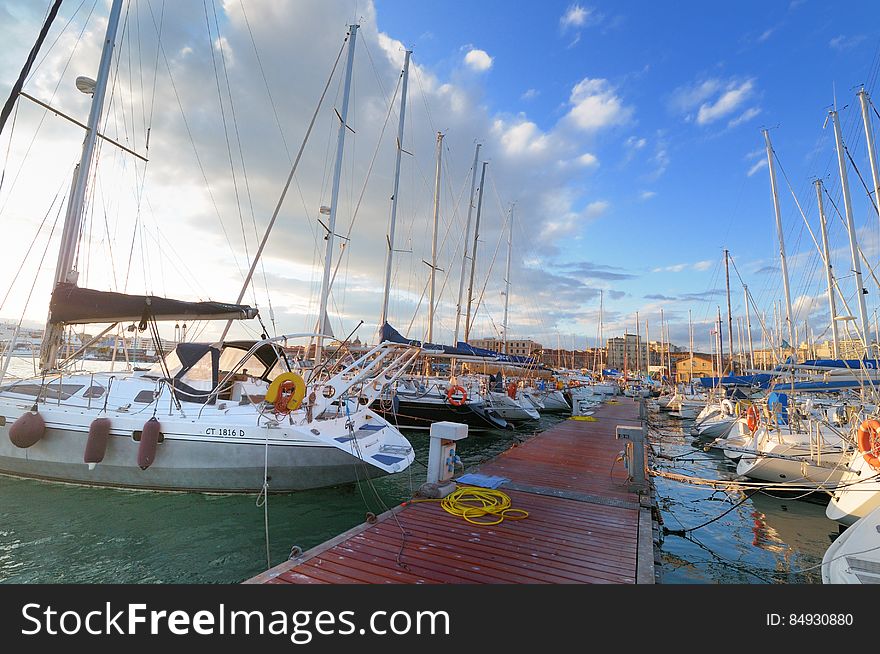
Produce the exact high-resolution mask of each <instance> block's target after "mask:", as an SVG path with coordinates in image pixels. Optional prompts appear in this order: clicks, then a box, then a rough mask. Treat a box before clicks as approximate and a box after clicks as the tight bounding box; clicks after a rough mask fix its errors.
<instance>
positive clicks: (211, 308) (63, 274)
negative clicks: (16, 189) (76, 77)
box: [0, 0, 418, 492]
mask: <svg viewBox="0 0 880 654" xmlns="http://www.w3.org/2000/svg"><path fill="white" fill-rule="evenodd" d="M122 4H123V2H122V0H113V3H112V6H111V9H110V14H109V19H108V25H107V32H106V37H105V41H104V47H103V51H102V55H101V62H100V66H99V70H98V75H97V79H96V81H95V87H94V92H93V97H92V105H91V111H90V115H89V121H88V126H87V131H86V137H85V141H84V144H83V149H82V154H81V159H80V164H79V167H78V171H79V174H78V175H75V183H74V185H73V188H72V190H71V197H70V202H69V204H68V212H67V217H66V220H65V226H64V234H63V236H62V245H61V251H60V253H59V258H58V266H57V270H56V277H55V288H54V291H53V294H52V300H51V303H50V315H49V320H48V324H47V329H46V336H45V338H44V340H43V351H42V356H41V366H42V374H41V375H40V376H38V377H34V378H31V379H23V380H19V381H16V382H14V383H11V384H7V385H5V386H3V387H0V416H2V418H0V473H3V474H11V475H17V476H22V477H30V478H38V479H48V480H55V481H63V482H73V483H80V484H88V485H97V486H114V487H125V488H138V489H158V490H189V491H217V492H235V491H257V490H261V489H262V490H268V491H271V492H277V491H290V490H300V489H307V488H316V487H322V486H330V485H336V484H341V483H346V482H352V481H355V480H358V479H363V478H365V477H373V476H377V475H381V474H387V473H392V472H397V471H400V470H404V469H405V468H406V467H407V466H409V464H410V463H412V461H413V460H414V454H413V450H412V447H411V446H410V444H409V442H408V441H407V440H406V438H404V437H403V435H402V434H400V432H399V431H398V430H397V429H396V428H395V427H394V426H392V425H391V424H389V423H388V422H387V421H385V420H384V419H382V418H381V417H379V416H378V415H377V414H376V413H374V412H373V411H371V410H370V409H368V408H367V407H368V406H369V404H370V402H372V401H373V400H374V399H375V398H376V397H377V396H378V395H379V394H380V393H381V392H382V389H383V388H385V387H387V386H388V385H390V384H393V383H394V382H395V381H396V379H397V378H398V377H399V376H400V375H401V374H402V373H403V372H404V371H405V370H406V369H407V367H408V366H409V365H410V364H411V363H412V361H413V359H414V358H415V356H416V354H417V353H418V348H412V347H409V346H406V345H400V344H394V343H382V344H380V345H377V346H376V347H374V348H372V349H371V350H369V351H368V352H367V353H365V354H364V355H363V356H361V357H360V358H358V359H357V360H355V361H353V362H351V363H349V364H348V365H345V366H343V365H337V364H335V363H334V362H333V361H331V360H329V359H325V360H324V361H323V363H321V357H322V351H321V345H322V343H321V340H322V339H323V338H324V335H322V334H289V335H285V336H279V337H275V338H263V339H261V340H257V341H248V342H231V341H225V340H224V339H225V332H224V337H223V338H221V340H220V342H218V343H182V344H179V345H178V347H177V350H176V351H175V353H174V354H173V355H171V356H169V357H168V358H167V359H166V360H162V361H160V362H159V363H158V364H157V365H156V366H154V367H153V369H151V370H150V371H146V372H138V371H132V372H128V373H120V372H113V373H110V372H107V373H90V372H70V371H68V370H66V366H67V365H68V364H69V363H70V362H71V360H72V358H68V360H67V361H65V362H59V361H58V353H59V346H60V344H61V342H62V336H63V333H64V330H65V328H66V327H67V326H68V325H73V324H88V323H99V324H106V323H111V327H110V328H108V329H106V330H105V331H104V332H102V333H101V334H100V335H99V337H100V336H103V334H105V333H107V331H109V330H110V329H112V328H113V326H115V325H117V324H119V323H123V322H129V321H134V322H139V323H140V325H139V326H140V328H141V329H146V328H147V327H149V328H150V329H151V330H152V335H153V337H154V339H155V340H158V327H157V325H156V323H157V321H160V320H226V321H230V322H231V320H233V319H241V320H244V319H251V318H253V317H255V315H256V310H254V309H252V308H251V307H249V306H246V305H241V304H232V305H231V304H222V303H217V302H181V301H177V300H169V299H166V298H160V297H155V296H151V295H143V296H137V295H123V294H120V293H109V292H104V291H97V290H92V289H87V288H80V287H78V286H77V284H76V282H77V277H78V275H77V272H76V270H75V269H74V260H75V251H76V246H77V238H78V235H79V233H80V229H79V226H80V223H81V220H82V217H83V214H84V198H85V197H86V185H87V183H88V180H89V176H90V175H89V171H90V170H91V167H92V164H93V158H94V157H93V155H94V150H95V141H96V138H97V135H98V128H99V124H100V119H101V114H102V109H103V104H104V95H105V90H106V88H107V80H108V74H109V70H110V68H111V59H112V53H113V49H114V41H115V36H116V31H117V26H118V23H119V18H120V11H121V8H122ZM357 29H358V26H357V25H352V26H351V27H350V31H349V35H348V63H347V71H346V79H345V91H344V99H343V105H342V109H341V112H339V114H338V116H339V121H340V126H339V138H338V143H337V157H336V168H335V176H334V184H333V194H332V199H331V205H332V206H331V229H330V233H331V236H329V237H328V252H329V254H328V256H330V255H332V250H331V249H330V248H332V232H333V229H332V219H333V218H334V217H335V216H334V215H333V214H335V207H336V204H337V199H338V188H339V183H338V182H339V175H340V172H341V164H342V151H343V144H344V136H345V131H346V129H347V127H346V122H345V121H346V112H347V107H348V97H349V89H350V85H351V70H352V59H353V56H354V47H355V40H356V36H357ZM292 175H293V172H291V177H292ZM279 206H280V202H279ZM276 216H277V209H276ZM273 222H274V217H273ZM270 227H271V223H270ZM266 236H268V232H267V234H266ZM265 242H266V239H265V238H264V240H263V245H264V244H265ZM263 245H261V246H260V247H261V250H262V247H263ZM257 257H259V253H258V254H257ZM329 263H330V262H329V260H328V261H326V262H325V264H326V265H325V278H324V285H323V287H322V297H321V310H320V317H319V322H318V324H319V325H324V324H326V307H327V296H328V293H329V284H328V281H329V275H328V274H327V271H328V270H329ZM254 265H256V260H255V261H254ZM252 272H253V267H252V269H251V273H252ZM240 299H241V296H240V297H239V302H240ZM227 329H228V325H227ZM96 338H97V337H96ZM310 338H316V339H317V342H318V347H317V350H316V365H315V367H313V368H311V369H309V370H306V369H303V368H300V367H298V366H297V365H296V364H292V363H291V362H290V360H289V358H288V356H287V353H286V351H285V349H284V346H287V345H288V343H289V341H290V340H294V339H310ZM306 351H307V350H306Z"/></svg>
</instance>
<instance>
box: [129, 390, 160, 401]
mask: <svg viewBox="0 0 880 654" xmlns="http://www.w3.org/2000/svg"><path fill="white" fill-rule="evenodd" d="M155 399H156V393H155V392H154V391H141V392H140V393H138V394H137V395H135V396H134V401H135V402H139V403H141V404H151V403H152V402H153V400H155Z"/></svg>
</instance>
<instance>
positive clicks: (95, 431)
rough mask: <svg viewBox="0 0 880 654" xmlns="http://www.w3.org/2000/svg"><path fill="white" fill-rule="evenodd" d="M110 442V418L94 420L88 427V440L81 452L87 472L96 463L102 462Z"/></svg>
mask: <svg viewBox="0 0 880 654" xmlns="http://www.w3.org/2000/svg"><path fill="white" fill-rule="evenodd" d="M109 440H110V418H95V419H94V420H92V424H91V425H89V438H88V440H87V441H86V451H85V452H83V463H88V464H89V470H92V469H93V468H94V467H95V464H96V463H101V461H103V460H104V455H105V454H106V453H107V443H108V441H109Z"/></svg>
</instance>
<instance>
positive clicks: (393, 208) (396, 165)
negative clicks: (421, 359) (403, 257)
mask: <svg viewBox="0 0 880 654" xmlns="http://www.w3.org/2000/svg"><path fill="white" fill-rule="evenodd" d="M411 55H412V50H407V51H406V53H405V54H404V56H403V71H402V72H401V75H402V81H401V86H400V120H399V121H398V123H397V157H396V159H395V162H394V185H393V190H392V191H391V220H390V222H389V224H388V237H387V239H386V240H387V245H388V251H387V253H386V256H385V293H384V295H383V296H382V317H381V318H379V329H380V330H381V329H382V327H383V326H384V325H385V323H386V322H388V298H389V296H390V295H391V267H392V266H391V264H392V260H393V258H394V228H395V226H396V225H397V191H398V189H399V187H400V157H401V155H402V154H403V127H404V124H405V121H406V90H407V86H408V82H409V58H410V56H411Z"/></svg>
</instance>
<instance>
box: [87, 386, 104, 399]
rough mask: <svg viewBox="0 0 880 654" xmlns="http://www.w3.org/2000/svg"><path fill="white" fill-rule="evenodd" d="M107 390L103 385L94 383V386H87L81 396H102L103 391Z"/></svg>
mask: <svg viewBox="0 0 880 654" xmlns="http://www.w3.org/2000/svg"><path fill="white" fill-rule="evenodd" d="M106 392H107V389H105V388H104V387H103V386H98V385H97V384H95V385H94V386H89V387H88V388H87V389H86V390H85V392H84V393H83V397H103V395H104V393H106Z"/></svg>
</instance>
